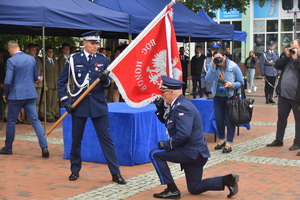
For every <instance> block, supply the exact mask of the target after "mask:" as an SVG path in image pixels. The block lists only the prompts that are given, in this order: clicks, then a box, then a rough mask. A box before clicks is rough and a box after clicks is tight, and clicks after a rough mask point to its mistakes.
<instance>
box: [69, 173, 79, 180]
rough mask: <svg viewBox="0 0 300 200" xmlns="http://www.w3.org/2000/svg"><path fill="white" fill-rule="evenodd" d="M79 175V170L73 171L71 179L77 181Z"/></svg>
mask: <svg viewBox="0 0 300 200" xmlns="http://www.w3.org/2000/svg"><path fill="white" fill-rule="evenodd" d="M78 177H79V173H78V172H72V174H71V175H70V176H69V180H70V181H76V180H77V179H78Z"/></svg>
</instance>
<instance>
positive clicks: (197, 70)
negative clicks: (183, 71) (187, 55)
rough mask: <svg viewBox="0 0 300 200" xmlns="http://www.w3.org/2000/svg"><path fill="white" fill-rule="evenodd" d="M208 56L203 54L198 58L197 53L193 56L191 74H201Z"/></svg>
mask: <svg viewBox="0 0 300 200" xmlns="http://www.w3.org/2000/svg"><path fill="white" fill-rule="evenodd" d="M205 58H206V56H205V55H203V54H201V56H200V57H199V58H197V55H195V56H194V57H193V58H192V63H191V64H192V65H191V75H192V76H201V73H202V68H203V64H204V60H205Z"/></svg>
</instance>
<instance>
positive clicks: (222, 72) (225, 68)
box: [205, 49, 244, 153]
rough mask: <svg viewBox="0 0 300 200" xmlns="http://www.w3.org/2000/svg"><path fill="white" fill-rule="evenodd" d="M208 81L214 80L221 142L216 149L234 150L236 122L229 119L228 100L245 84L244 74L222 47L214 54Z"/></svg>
mask: <svg viewBox="0 0 300 200" xmlns="http://www.w3.org/2000/svg"><path fill="white" fill-rule="evenodd" d="M205 80H206V81H211V82H212V87H211V91H212V95H213V101H214V111H215V118H216V124H217V130H218V134H217V135H218V138H219V140H220V141H219V143H218V145H217V146H216V147H215V150H221V149H223V150H222V153H230V152H231V151H232V148H231V144H232V143H233V138H234V134H235V124H231V123H230V122H229V120H228V114H227V112H226V101H229V100H232V99H233V98H234V90H235V89H238V88H240V87H241V85H242V84H243V82H244V80H243V75H242V72H241V70H240V68H239V66H238V65H237V64H236V63H235V62H233V61H231V60H230V59H227V57H226V55H225V54H224V51H223V50H222V49H217V50H216V51H215V52H214V54H213V59H212V63H211V64H210V66H209V69H208V72H207V75H206V77H205ZM225 126H227V139H226V137H225Z"/></svg>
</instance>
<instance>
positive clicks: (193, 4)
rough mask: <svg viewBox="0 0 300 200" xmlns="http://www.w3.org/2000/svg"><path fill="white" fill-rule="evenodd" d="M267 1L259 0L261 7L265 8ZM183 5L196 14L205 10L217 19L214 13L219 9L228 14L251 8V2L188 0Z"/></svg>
mask: <svg viewBox="0 0 300 200" xmlns="http://www.w3.org/2000/svg"><path fill="white" fill-rule="evenodd" d="M265 1H268V0H259V6H260V7H263V6H264V4H265ZM183 4H184V5H185V6H186V7H188V8H189V9H190V10H192V11H193V12H195V13H197V12H198V11H199V10H200V9H203V10H204V11H205V12H206V13H207V14H208V15H209V16H210V17H215V14H214V13H213V12H212V11H214V10H218V9H221V10H224V11H227V12H228V11H230V10H232V9H236V10H238V11H239V12H241V13H245V12H246V10H247V9H248V8H249V5H250V0H186V1H185V2H183Z"/></svg>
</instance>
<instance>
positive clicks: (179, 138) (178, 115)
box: [164, 105, 194, 150]
mask: <svg viewBox="0 0 300 200" xmlns="http://www.w3.org/2000/svg"><path fill="white" fill-rule="evenodd" d="M173 112H175V113H174V114H175V118H174V121H173V122H172V123H170V124H167V126H168V127H169V128H168V127H167V128H168V129H176V134H174V135H173V136H172V137H170V139H169V140H168V141H166V142H164V146H165V149H167V150H169V149H174V148H176V147H178V146H180V145H181V144H183V143H185V142H186V141H187V140H188V139H189V138H190V137H191V134H192V130H193V122H194V116H193V114H192V112H191V111H189V110H188V109H187V108H186V107H184V106H183V105H180V106H177V108H176V110H174V111H173ZM172 114H173V113H172Z"/></svg>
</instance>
